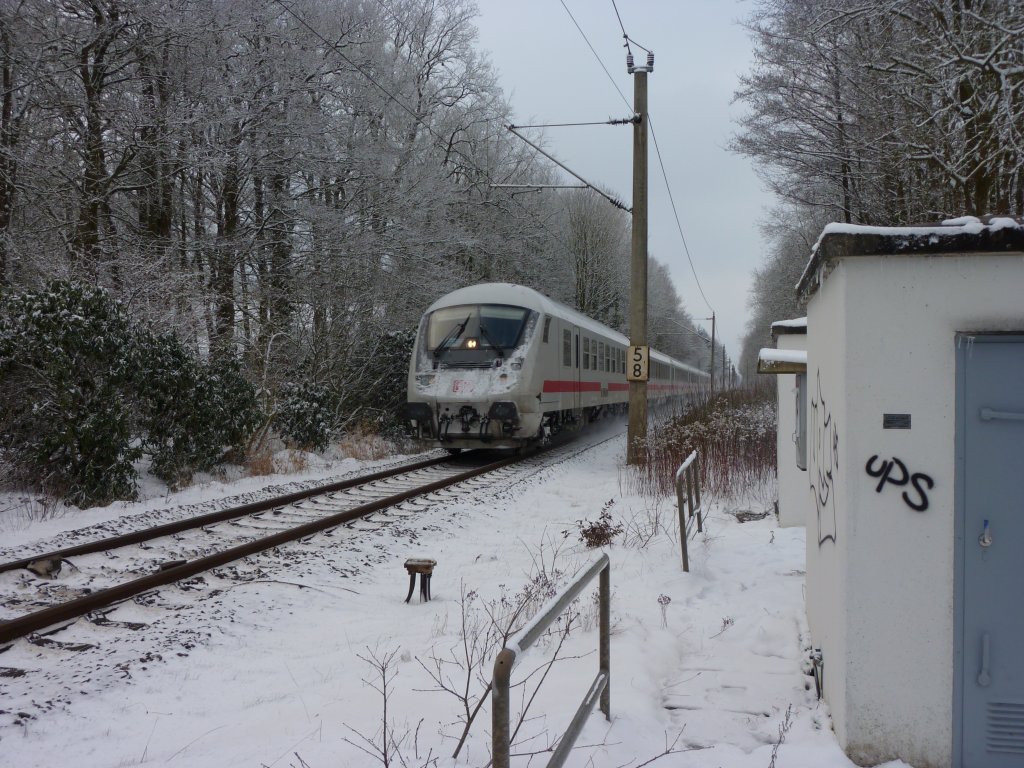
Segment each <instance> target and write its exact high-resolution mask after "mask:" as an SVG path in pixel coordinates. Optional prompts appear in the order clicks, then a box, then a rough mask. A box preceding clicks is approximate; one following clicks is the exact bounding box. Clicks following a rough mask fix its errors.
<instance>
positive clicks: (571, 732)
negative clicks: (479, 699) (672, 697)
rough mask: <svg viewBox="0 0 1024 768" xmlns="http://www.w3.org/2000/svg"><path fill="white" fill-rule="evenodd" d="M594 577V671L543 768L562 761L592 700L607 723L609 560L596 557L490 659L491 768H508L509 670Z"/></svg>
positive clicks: (609, 704)
mask: <svg viewBox="0 0 1024 768" xmlns="http://www.w3.org/2000/svg"><path fill="white" fill-rule="evenodd" d="M597 574H600V575H601V578H600V613H601V619H600V625H601V626H600V639H599V641H598V643H599V644H598V672H597V677H595V678H594V682H593V683H591V685H590V688H589V690H588V691H587V694H586V696H584V697H583V701H582V702H581V703H580V706H579V708H578V709H577V710H576V714H575V715H574V716H573V718H572V722H571V723H569V727H568V728H567V729H566V731H565V733H564V734H563V735H562V738H561V739H560V740H559V742H558V746H557V747H556V748H555V751H554V753H553V754H552V755H551V759H550V760H549V761H548V765H547V768H560V766H561V765H562V764H563V763H565V760H566V758H567V757H568V756H569V752H570V751H571V750H572V747H573V744H575V743H576V739H577V738H578V737H579V735H580V731H582V730H583V724H584V723H585V722H586V720H587V717H589V716H590V713H591V712H592V711H593V710H594V704H595V703H596V702H597V700H598V698H600V701H601V711H602V712H604V716H605V718H607V719H611V689H610V688H609V684H610V683H609V681H610V673H611V669H610V666H611V650H610V625H611V610H610V609H611V562H610V561H609V560H608V555H607V554H602V555H601V557H599V558H598V559H597V560H595V561H594V562H593V563H591V565H590V566H589V567H588V568H587V569H586V570H585V571H583V572H581V573H580V574H578V575H577V576H576V577H575V578H574V579H573V580H572V583H570V584H569V585H568V586H567V587H566V588H565V589H564V590H562V592H560V593H559V594H558V595H555V597H553V598H552V599H551V600H549V601H548V603H547V604H546V605H545V606H544V608H543V610H541V612H540V613H538V614H537V615H536V616H534V618H533V619H532V620H531V621H530V623H529V624H527V625H526V626H525V627H523V628H522V629H521V630H519V631H518V632H517V633H516V634H514V635H513V636H512V637H510V638H509V640H508V642H507V643H506V645H505V647H504V648H502V650H501V651H500V652H499V653H498V656H497V658H496V659H495V660H494V678H493V685H492V688H491V723H492V727H491V731H492V735H491V761H492V765H493V766H494V768H509V760H510V759H511V754H510V749H511V737H510V733H509V730H510V726H509V688H510V686H511V681H512V670H513V668H514V667H515V665H516V662H518V661H519V657H520V656H521V655H522V653H523V652H524V651H525V650H526V649H527V648H529V647H530V646H531V645H533V644H534V643H535V642H536V641H537V638H539V637H540V636H541V635H542V634H543V633H544V631H545V630H546V629H547V628H548V627H549V626H551V624H552V622H554V620H555V619H557V618H558V617H559V616H560V615H561V614H562V612H563V611H564V610H565V609H566V608H567V607H568V606H569V604H570V603H571V602H572V601H573V600H575V599H576V596H577V595H579V593H580V592H582V591H583V588H584V587H585V586H586V585H587V584H588V583H589V582H590V581H591V580H592V579H593V578H594V576H596V575H597Z"/></svg>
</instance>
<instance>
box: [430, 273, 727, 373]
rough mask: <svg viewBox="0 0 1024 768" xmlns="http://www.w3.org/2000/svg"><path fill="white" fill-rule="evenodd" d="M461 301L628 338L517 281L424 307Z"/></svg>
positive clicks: (469, 289)
mask: <svg viewBox="0 0 1024 768" xmlns="http://www.w3.org/2000/svg"><path fill="white" fill-rule="evenodd" d="M461 304H510V305H512V306H516V307H526V308H527V309H532V310H535V311H537V312H543V313H544V314H547V315H555V316H557V317H561V318H563V319H565V320H568V321H569V322H571V323H572V324H573V325H578V326H579V327H580V328H586V329H587V330H589V331H591V332H593V333H595V334H600V335H602V336H605V337H606V338H610V339H612V340H613V341H616V342H618V343H619V344H622V345H623V346H624V347H628V346H629V339H628V338H626V337H625V336H623V335H622V334H621V333H619V332H618V331H615V330H612V329H611V328H609V327H608V326H607V325H604V324H603V323H599V322H598V321H597V320H594V319H593V318H592V317H588V316H587V315H584V314H583V313H582V312H580V311H579V310H578V309H573V308H572V307H570V306H568V305H566V304H563V303H562V302H560V301H555V300H554V299H552V298H551V297H550V296H545V295H544V294H543V293H541V292H540V291H536V290H534V289H533V288H527V287H526V286H525V285H516V284H515V283H479V284H477V285H469V286H466V287H465V288H458V289H456V290H454V291H452V292H451V293H448V294H445V295H444V296H442V297H441V298H439V299H438V300H437V301H435V302H434V303H433V304H431V305H430V306H429V307H428V308H427V312H428V313H430V312H433V311H434V310H435V309H441V308H442V307H457V306H459V305H461ZM651 359H652V360H657V361H658V362H661V363H669V364H671V365H675V366H678V367H680V368H683V369H685V370H688V371H692V372H693V373H696V374H699V375H702V376H707V372H706V371H701V370H700V369H698V368H694V367H693V366H692V365H687V364H686V363H683V362H680V361H679V360H676V359H675V358H672V357H669V356H668V355H666V354H663V353H661V352H658V351H657V350H654V349H652V350H651Z"/></svg>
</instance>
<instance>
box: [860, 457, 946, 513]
mask: <svg viewBox="0 0 1024 768" xmlns="http://www.w3.org/2000/svg"><path fill="white" fill-rule="evenodd" d="M876 461H878V454H875V455H874V456H872V457H871V458H870V459H868V463H867V464H865V465H864V471H865V472H867V473H868V475H870V476H871V477H877V478H878V485H877V486H876V487H875V493H881V492H882V489H883V488H885V486H886V484H892V485H895V486H896V487H897V488H901V487H903V486H904V485H910V486H911V487H912V488H913V489H914V495H913V496H912V495H911V494H910V493H908V492H907V491H904V492H903V493H902V494H901V495H902V496H903V501H904V503H905V504H906V505H907V506H908V507H910V508H911V509H913V510H916V511H918V512H924V511H925V510H926V509H928V491H930V490H931V489H932V488H934V487H935V481H934V480H932V479H931V477H929V476H928V475H926V474H925V473H924V472H914V473H913V474H911V473H910V471H909V470H908V469H907V465H906V464H904V463H903V462H902V461H900V460H899V459H897V458H896V457H895V456H893V457H892V459H886V460H885V461H883V462H881V463H880V464H878V465H877V466H876V465H875V462H876ZM893 470H896V472H895V474H894V472H893ZM922 486H928V488H927V490H926V489H925V488H923V487H922Z"/></svg>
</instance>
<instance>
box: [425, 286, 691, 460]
mask: <svg viewBox="0 0 1024 768" xmlns="http://www.w3.org/2000/svg"><path fill="white" fill-rule="evenodd" d="M628 348H629V340H628V339H627V338H626V337H625V336H623V335H622V334H620V333H617V332H616V331H613V330H612V329H611V328H608V327H607V326H605V325H602V324H601V323H599V322H597V321H596V320H593V319H591V318H589V317H587V316H586V315H584V314H582V313H580V312H578V311H576V310H574V309H572V308H570V307H567V306H565V305H564V304H560V303H559V302H557V301H554V300H553V299H550V298H548V297H547V296H545V295H543V294H542V293H539V292H537V291H535V290H533V289H531V288H526V287H523V286H521V285H512V284H509V283H485V284H482V285H473V286H469V287H467V288H460V289H459V290H456V291H453V292H451V293H449V294H448V295H447V296H444V297H442V298H440V299H438V300H437V301H435V302H434V303H433V304H432V305H431V306H430V307H429V308H428V309H427V312H426V314H425V315H424V316H423V319H422V321H421V322H420V328H419V333H418V335H417V337H416V345H415V347H414V349H413V355H412V360H411V361H410V364H409V383H408V384H409V390H408V403H407V406H406V417H407V418H408V419H409V420H410V422H411V423H412V426H413V427H414V429H415V430H416V431H417V434H418V435H419V436H420V437H425V438H432V439H436V440H438V441H440V443H441V445H442V446H443V447H445V448H447V449H448V450H449V451H452V452H457V451H458V450H459V449H462V448H521V447H524V446H526V445H529V444H531V443H533V442H536V441H538V440H540V439H543V438H545V437H546V436H548V435H550V434H554V433H555V432H558V431H559V430H561V429H564V428H566V427H570V426H579V425H582V424H585V423H587V422H589V421H593V420H594V419H596V418H598V417H599V416H600V415H602V414H603V413H605V412H608V411H611V410H616V409H618V410H623V409H625V406H626V403H627V402H628V399H629V384H628V382H627V380H626V359H627V351H628ZM707 379H708V374H707V373H705V372H703V371H700V370H698V369H696V368H694V367H692V366H689V365H686V364H684V363H681V362H679V361H677V360H673V359H672V358H670V357H668V356H666V355H663V354H661V353H659V352H655V351H653V350H652V351H651V353H650V380H649V381H648V385H647V392H648V398H649V400H652V401H657V400H665V399H668V398H677V399H682V398H688V397H691V396H692V395H694V394H695V393H696V392H697V391H699V390H700V389H702V388H704V387H705V386H706V383H707Z"/></svg>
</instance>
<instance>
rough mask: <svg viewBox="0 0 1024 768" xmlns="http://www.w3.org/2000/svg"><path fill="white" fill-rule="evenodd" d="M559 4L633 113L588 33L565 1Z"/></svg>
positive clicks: (630, 104)
mask: <svg viewBox="0 0 1024 768" xmlns="http://www.w3.org/2000/svg"><path fill="white" fill-rule="evenodd" d="M558 2H560V3H561V4H562V7H563V8H565V12H566V13H567V14H569V18H570V19H572V23H573V24H575V25H576V29H577V30H579V33H580V35H581V36H582V37H583V41H584V42H585V43H586V44H587V47H588V48H590V52H591V53H592V54H594V58H595V59H597V63H598V64H600V65H601V69H603V70H604V73H605V74H606V75H608V79H609V80H610V81H611V84H612V87H614V88H615V90H616V91H618V92H619V96H620V97H621V98H622V101H623V103H625V105H626V108H627V109H628V110H629V111H631V112H632V111H633V105H632V103H630V101H629V99H627V98H626V94H624V93H623V92H622V89H621V88H619V84H618V83H616V82H615V78H614V77H612V73H611V72H609V71H608V67H606V66H605V65H604V62H603V61H601V57H600V56H598V54H597V51H596V50H595V49H594V46H593V45H591V44H590V39H589V38H588V37H587V33H586V32H584V31H583V27H581V26H580V25H579V22H577V21H576V17H575V16H573V15H572V11H570V10H569V6H567V5H566V4H565V0H558ZM618 12H619V11H618V9H616V10H615V13H618ZM623 36H625V30H623Z"/></svg>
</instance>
